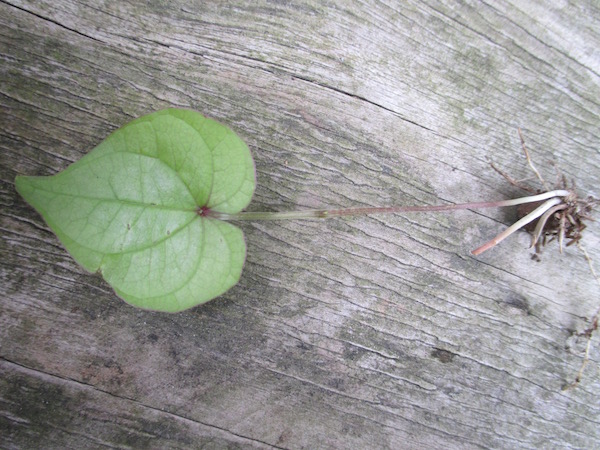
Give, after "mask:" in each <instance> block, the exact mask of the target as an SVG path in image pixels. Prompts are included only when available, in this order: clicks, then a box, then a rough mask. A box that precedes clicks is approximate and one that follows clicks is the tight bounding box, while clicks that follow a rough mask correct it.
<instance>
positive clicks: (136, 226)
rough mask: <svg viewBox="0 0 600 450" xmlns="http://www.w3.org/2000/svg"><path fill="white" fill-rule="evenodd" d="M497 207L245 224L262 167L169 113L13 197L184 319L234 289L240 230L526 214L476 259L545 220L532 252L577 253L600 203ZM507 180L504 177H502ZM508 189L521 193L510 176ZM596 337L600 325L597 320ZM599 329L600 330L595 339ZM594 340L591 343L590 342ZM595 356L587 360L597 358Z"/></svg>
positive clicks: (202, 125)
mask: <svg viewBox="0 0 600 450" xmlns="http://www.w3.org/2000/svg"><path fill="white" fill-rule="evenodd" d="M523 149H524V151H525V153H526V155H527V160H528V162H529V165H530V166H531V168H532V169H533V170H534V172H535V173H536V174H537V175H538V178H539V179H540V180H541V181H542V184H543V185H544V187H545V189H544V191H539V192H535V193H534V192H532V191H531V189H530V188H525V189H526V190H528V191H530V194H532V195H528V196H526V197H522V198H517V199H510V200H500V201H493V202H474V203H462V204H449V205H437V206H393V207H383V208H347V209H333V210H304V211H288V212H244V211H243V209H244V208H245V207H246V206H247V205H248V204H249V203H250V200H251V198H252V195H253V193H254V188H255V175H254V162H253V160H252V156H251V154H250V150H249V149H248V147H247V146H246V144H245V143H244V142H243V141H242V140H241V139H240V138H239V137H238V136H237V135H236V134H235V133H233V132H232V131H231V130H230V129H229V128H227V127H226V126H224V125H221V124H219V123H218V122H216V121H214V120H211V119H208V118H206V117H204V116H202V115H201V114H199V113H197V112H194V111H190V110H183V109H166V110H162V111H158V112H156V113H153V114H149V115H147V116H143V117H140V118H138V119H136V120H134V121H132V122H130V123H128V124H126V125H125V126H123V127H121V128H120V129H118V130H116V131H115V132H114V133H112V134H111V135H110V136H109V137H108V138H106V139H105V140H104V141H103V142H102V143H100V145H98V146H97V147H96V148H94V149H93V150H92V151H91V152H90V153H88V154H87V155H86V156H84V157H83V158H81V159H80V160H79V161H77V162H75V163H73V164H71V165H70V166H69V167H67V168H66V169H65V170H64V171H62V172H60V173H58V174H56V175H53V176H48V177H36V176H17V178H16V182H15V184H16V188H17V191H18V192H19V193H20V194H21V196H22V197H23V198H24V199H25V200H26V201H27V202H28V203H30V204H31V205H32V206H33V207H34V208H35V209H36V210H37V211H38V212H39V213H40V214H41V215H42V217H43V218H44V220H45V221H46V223H47V224H48V225H49V226H50V228H51V229H52V230H53V231H54V233H56V235H57V236H58V238H59V239H60V241H61V242H62V243H63V245H64V246H65V248H66V249H67V251H68V252H69V253H70V254H71V255H72V256H73V258H74V259H75V260H76V261H77V262H78V263H79V264H80V265H81V266H83V267H84V268H85V269H86V270H88V271H90V272H100V273H101V274H102V276H103V277H104V279H105V280H106V281H107V282H108V283H109V284H110V285H111V286H112V288H113V289H114V290H115V292H116V294H117V295H118V296H119V297H121V298H123V299H124V300H125V301H126V302H128V303H130V304H132V305H134V306H137V307H140V308H144V309H150V310H156V311H165V312H178V311H182V310H185V309H188V308H191V307H194V306H196V305H199V304H201V303H204V302H207V301H209V300H211V299H213V298H215V297H218V296H219V295H221V294H223V293H224V292H225V291H227V290H228V289H229V288H231V287H232V286H233V285H235V284H236V283H237V282H238V280H239V278H240V276H241V273H242V268H243V264H244V260H245V254H246V246H245V242H244V237H243V235H242V231H241V230H240V229H239V228H238V227H236V226H234V225H233V224H231V223H230V222H235V221H241V220H251V221H256V220H282V219H324V218H332V217H341V216H352V215H366V214H381V213H409V212H416V211H421V212H436V211H453V210H459V209H477V208H498V207H507V206H517V205H529V210H526V211H525V214H524V215H523V217H522V218H521V219H519V220H518V221H517V222H515V223H514V224H513V225H511V226H510V227H509V228H507V229H506V230H505V231H504V232H502V233H500V234H499V235H498V236H496V237H495V238H494V239H492V240H491V241H489V242H487V243H486V244H484V245H482V246H481V247H479V248H477V249H475V250H473V252H472V253H473V254H474V255H479V254H481V253H483V252H484V251H486V250H489V249H490V248H492V247H494V246H495V245H497V244H498V243H499V242H501V241H502V240H503V239H505V238H506V237H508V236H509V235H511V234H512V233H514V232H515V231H516V230H518V229H520V228H523V227H526V226H529V225H530V224H532V223H533V222H534V221H535V220H536V219H539V220H538V222H537V225H536V226H535V228H534V229H533V244H532V245H534V246H535V247H536V249H538V250H539V248H540V246H541V245H543V244H544V243H546V238H547V237H549V236H550V237H553V236H557V237H558V241H559V244H560V247H561V249H562V244H563V241H564V240H565V239H568V240H569V243H568V244H567V245H570V244H572V243H577V244H579V241H580V239H581V232H582V230H583V229H584V228H585V225H584V223H583V222H584V221H585V220H586V219H589V218H590V217H589V214H590V212H591V209H592V208H593V206H594V205H596V204H597V201H596V200H594V199H592V198H588V199H585V200H582V199H580V198H579V197H578V196H577V194H576V192H575V190H574V186H571V187H570V188H569V187H567V185H566V183H563V184H562V185H561V186H559V188H557V189H549V188H547V186H546V184H545V182H544V181H543V179H542V178H541V177H540V176H539V173H538V172H537V170H535V168H534V166H533V164H532V163H531V159H530V158H529V154H528V153H527V150H526V148H525V145H524V144H523ZM501 173H502V172H501ZM503 175H504V176H505V178H507V180H509V182H511V183H513V184H515V185H517V186H521V187H523V186H522V185H521V184H520V183H519V182H516V181H514V180H512V179H511V178H510V177H508V176H507V175H505V174H503ZM594 323H595V325H594V327H595V328H597V323H598V315H596V317H595V322H594ZM595 328H594V329H595ZM592 332H593V330H592V331H590V332H589V333H588V334H589V335H590V336H591V333H592ZM588 353H589V350H588Z"/></svg>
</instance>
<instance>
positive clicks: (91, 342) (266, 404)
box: [0, 0, 600, 448]
mask: <svg viewBox="0 0 600 450" xmlns="http://www.w3.org/2000/svg"><path fill="white" fill-rule="evenodd" d="M599 21H600V10H599V8H598V4H597V2H594V1H592V0H590V1H581V2H578V3H577V4H576V5H573V4H567V3H560V2H559V3H557V2H550V1H548V2H539V1H519V2H517V1H514V2H493V3H491V4H487V3H476V4H471V3H466V2H465V3H463V2H450V1H444V2H433V1H431V2H423V1H418V2H375V1H365V2H338V3H328V2H327V3H324V2H313V1H309V0H306V1H297V2H271V1H259V2H250V1H238V2H199V1H191V2H190V1H185V2H183V1H171V2H161V1H151V2H143V3H142V2H103V1H93V0H86V1H82V2H76V1H73V0H57V1H53V2H50V1H43V0H42V1H35V2H34V1H14V0H9V1H2V2H0V57H1V58H2V63H1V65H0V122H1V123H2V126H1V127H0V152H1V153H0V155H1V159H0V205H1V207H2V209H1V215H0V227H1V229H2V239H1V240H0V255H1V258H0V280H1V282H0V298H1V301H0V371H1V372H2V376H1V381H0V386H1V387H0V405H1V407H0V444H1V446H2V447H3V448H34V447H44V448H65V447H69V448H102V447H116V448H190V447H191V448H252V447H256V448H263V447H274V448H367V447H368V448H441V447H443V448H481V447H495V448H515V447H524V448H571V447H574V448H594V447H600V432H599V431H598V430H600V419H599V418H600V407H599V402H598V397H599V395H600V381H599V380H600V377H599V374H600V371H599V368H598V361H599V353H598V349H599V348H600V343H599V342H598V337H597V336H596V337H595V338H594V340H593V349H592V352H591V362H590V364H589V366H588V368H587V370H586V372H585V375H584V379H583V382H582V383H581V386H580V387H579V388H577V389H575V390H572V391H568V392H566V393H565V392H561V387H562V386H563V385H564V384H565V383H566V382H568V381H571V380H572V378H573V377H574V376H575V374H576V372H577V370H578V368H579V364H580V362H581V356H582V351H583V345H584V342H582V341H577V340H576V339H574V338H573V337H572V334H573V332H574V331H575V330H582V329H584V328H585V327H586V326H587V319H588V318H589V317H590V316H591V315H592V314H593V313H594V311H595V310H596V309H597V308H598V306H599V305H598V301H599V300H598V285H597V284H596V282H595V281H594V280H593V278H592V277H591V275H590V272H589V270H588V268H587V264H586V262H585V260H584V259H583V258H582V256H581V254H580V253H579V252H577V251H576V249H573V248H569V249H568V251H566V252H565V253H564V254H562V255H560V254H559V253H558V252H557V251H556V247H555V246H550V247H549V248H548V249H547V250H546V251H545V253H544V254H543V255H542V261H541V262H534V261H532V260H531V252H530V251H529V250H528V249H527V245H528V236H527V235H526V234H525V233H519V234H518V235H517V236H513V237H511V238H510V239H508V240H507V241H505V242H504V243H503V244H502V245H501V246H499V247H498V248H495V249H493V250H492V251H490V252H488V253H485V254H484V255H481V256H480V257H477V258H475V257H472V256H471V254H470V250H472V249H473V248H475V247H477V246H478V245H480V244H481V243H483V242H484V241H486V240H487V239H489V238H491V237H492V236H494V235H495V234H496V233H498V232H499V231H500V230H502V229H503V228H504V227H505V226H507V224H509V223H510V222H511V221H512V220H513V219H514V217H515V211H513V210H506V211H496V210H484V211H478V212H471V211H463V212H457V213H452V214H412V215H405V216H402V215H393V216H382V215H379V216H371V217H363V218H351V219H350V218H349V219H332V220H328V221H290V222H272V223H266V222H264V223H259V222H256V223H244V224H241V226H242V228H243V230H244V232H245V235H246V239H247V243H248V257H247V262H246V267H245V270H244V274H243V276H242V279H241V281H240V283H239V284H238V285H237V286H236V287H234V288H233V289H232V290H230V291H229V292H228V293H226V294H225V295H224V296H223V297H221V298H219V299H217V300H215V301H213V302H210V303H208V304H206V305H204V306H201V307H198V308H195V309H193V310H190V311H187V312H185V313H181V314H176V315H166V314H159V313H152V312H146V311H141V310H137V309H134V308H132V307H130V306H128V305H126V304H125V303H123V302H122V301H121V300H119V299H118V298H117V297H116V296H115V295H114V293H113V292H112V291H111V289H110V288H109V287H108V286H107V285H106V284H105V283H104V282H103V281H102V279H101V277H100V276H99V275H96V274H88V273H86V272H85V271H84V270H83V269H81V268H80V267H78V266H77V264H76V263H75V262H74V261H73V260H72V259H71V258H70V256H69V255H68V254H67V253H66V252H65V251H64V249H63V248H62V247H61V245H60V243H59V242H58V240H57V239H56V238H55V237H54V235H53V234H52V233H51V232H50V230H49V228H48V227H47V226H46V224H45V223H44V222H43V220H42V219H41V218H40V217H39V216H38V215H37V214H36V213H35V211H34V210H33V209H32V208H30V207H29V206H28V205H27V204H26V203H25V202H24V201H23V200H22V199H21V198H20V197H19V196H18V195H17V193H16V191H15V189H14V178H15V176H16V175H18V174H29V175H32V174H38V175H50V174H54V173H56V172H57V171H59V170H62V169H64V168H65V167H67V166H68V165H69V164H70V163H71V162H73V161H75V160H77V159H78V158H80V157H81V156H82V155H84V154H86V153H87V152H89V151H90V150H91V149H92V148H93V147H94V146H95V145H97V144H98V143H99V142H100V141H101V140H102V139H104V138H105V137H106V136H107V135H108V134H109V133H110V132H111V131H113V130H115V129H116V128H118V127H119V126H121V125H123V124H124V123H126V122H127V121H129V120H131V119H133V118H134V117H138V116H140V115H143V114H146V113H149V112H151V111H155V110H158V109H161V108H164V107H168V106H178V107H189V108H194V109H197V110H199V111H200V112H202V113H204V114H206V115H208V116H210V117H213V118H216V119H217V120H220V121H221V122H223V123H225V124H227V125H228V126H230V127H232V128H233V129H234V130H235V131H236V132H237V133H238V134H239V135H240V136H241V137H242V138H243V139H244V140H245V141H246V142H247V143H248V145H249V146H250V148H251V150H252V152H253V155H254V157H255V162H256V168H257V181H258V188H257V192H256V195H255V198H254V201H253V203H252V204H251V206H250V207H249V209H250V210H256V211H258V210H289V209H297V208H320V207H336V208H338V207H351V206H390V205H394V204H439V203H446V202H456V203H459V202H466V201H478V200H493V199H502V198H510V197H515V196H518V195H519V191H518V189H516V188H515V187H512V186H510V185H509V184H507V183H506V181H505V180H503V179H502V178H501V177H499V176H498V175H497V174H496V173H495V172H494V171H493V170H492V169H491V168H490V166H489V162H490V161H494V162H495V163H496V164H497V165H498V166H500V167H502V168H503V169H504V170H505V171H507V172H509V173H510V174H511V175H512V176H514V177H515V178H526V177H530V176H531V173H530V171H529V169H528V168H527V166H526V163H525V160H524V158H523V155H522V153H521V150H520V142H519V138H518V134H517V128H518V127H521V128H522V129H523V133H524V136H525V138H526V140H527V144H528V147H529V148H530V150H531V152H532V155H533V157H534V159H535V162H536V165H537V167H538V169H539V170H540V171H541V172H542V173H543V174H545V176H546V177H547V178H548V180H549V181H552V182H553V181H554V179H555V173H556V172H555V168H554V163H556V165H557V167H558V169H559V170H560V171H561V172H562V173H564V174H565V175H566V176H567V177H568V178H569V179H571V178H576V180H577V186H578V189H579V190H580V192H582V193H584V194H588V193H590V194H593V193H594V192H595V193H596V195H598V194H600V192H598V190H597V186H598V185H600V152H599V150H598V127H599V124H600V120H599V119H598V118H599V117H600V104H599V101H598V99H600V51H599V50H598V49H599V48H600V31H599V30H598V27H597V23H599ZM531 183H535V180H531ZM586 231H587V236H586V238H585V240H584V242H585V243H586V244H585V245H586V247H587V248H588V251H589V252H590V254H591V256H592V258H593V259H594V261H595V262H596V267H598V261H600V245H598V242H599V239H598V236H600V233H599V232H600V229H599V227H598V225H597V224H592V225H591V226H590V227H589V228H588V230H586Z"/></svg>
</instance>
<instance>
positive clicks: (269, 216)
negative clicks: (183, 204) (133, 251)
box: [202, 189, 571, 221]
mask: <svg viewBox="0 0 600 450" xmlns="http://www.w3.org/2000/svg"><path fill="white" fill-rule="evenodd" d="M570 194H571V193H570V192H569V191H567V190H562V189H559V190H554V191H548V192H544V193H542V194H538V195H531V196H527V197H520V198H515V199H510V200H500V201H494V202H473V203H458V204H453V205H430V206H390V207H382V208H372V207H366V208H345V209H306V210H299V211H280V212H264V211H257V212H255V211H242V212H239V213H236V214H228V213H223V212H219V211H214V210H211V209H208V210H203V211H202V215H203V216H205V217H212V218H215V219H221V220H232V221H239V220H248V221H258V220H294V219H326V218H331V217H342V216H361V215H368V214H389V213H405V212H437V211H455V210H460V209H481V208H502V207H507V206H516V205H522V204H525V203H533V202H539V201H543V200H548V199H551V198H556V197H567V196H569V195H570ZM557 203H559V202H557ZM557 203H553V205H554V204H557ZM532 220H533V219H532Z"/></svg>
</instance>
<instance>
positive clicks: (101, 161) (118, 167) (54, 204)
mask: <svg viewBox="0 0 600 450" xmlns="http://www.w3.org/2000/svg"><path fill="white" fill-rule="evenodd" d="M254 186H255V181H254V163H253V161H252V156H251V155H250V151H249V150H248V147H247V146H246V144H245V143H244V142H243V141H242V140H241V139H240V138H239V137H238V136H236V135H235V133H233V132H232V131H231V130H230V129H229V128H227V127H225V126H224V125H221V124H219V123H217V122H215V121H214V120H211V119H207V118H205V117H204V116H202V115H201V114H199V113H197V112H194V111H189V110H180V109H167V110H163V111H159V112H156V113H154V114H150V115H147V116H144V117H140V118H139V119H136V120H134V121H133V122H130V123H129V124H127V125H125V126H123V127H122V128H120V129H119V130H117V131H115V132H114V133H113V134H111V135H110V136H109V137H108V138H107V139H106V140H105V141H103V142H102V143H101V144H100V145H98V147H96V148H95V149H94V150H92V151H91V152H90V153H89V154H88V155H86V156H84V157H83V158H81V159H80V160H79V161H77V162H75V163H74V164H72V165H70V166H69V167H68V168H67V169H65V170H64V171H63V172H60V173H58V174H57V175H54V176H50V177H24V176H18V177H17V179H16V187H17V191H18V192H19V193H20V194H21V195H22V196H23V198H25V200H27V202H29V203H30V204H31V205H32V206H33V207H34V208H35V209H36V210H37V211H38V212H39V213H40V214H41V215H42V216H43V218H44V219H45V221H46V222H47V223H48V225H49V226H50V228H52V230H53V231H54V232H55V233H56V235H57V236H58V238H59V239H60V240H61V242H62V243H63V244H64V246H65V247H66V249H67V250H68V251H69V253H71V255H72V256H73V258H75V260H76V261H77V262H78V263H79V264H81V265H82V266H83V267H84V268H85V269H87V270H89V271H90V272H94V271H100V272H101V273H102V275H103V276H104V278H105V279H106V281H107V282H108V283H109V284H110V285H111V286H112V287H113V288H114V290H115V292H116V293H117V294H118V295H119V296H120V297H122V298H123V299H124V300H125V301H126V302H128V303H131V304H132V305H135V306H138V307H141V308H146V309H152V310H158V311H169V312H176V311H181V310H184V309H187V308H191V307H193V306H196V305H198V304H200V303H203V302H206V301H208V300H211V299H213V298H215V297H217V296H218V295H221V294H222V293H224V292H225V291H227V290H228V289H229V288H231V287H232V286H233V285H234V284H236V283H237V281H238V280H239V278H240V275H241V272H242V267H243V265H244V259H245V255H246V246H245V243H244V237H243V234H242V231H241V230H240V229H239V228H237V227H235V226H233V225H231V224H229V223H227V222H223V221H220V220H216V219H213V218H210V217H203V216H202V211H204V210H206V209H210V210H213V211H218V212H224V213H230V214H231V213H237V212H239V211H241V210H242V209H243V208H245V207H246V206H247V205H248V203H249V202H250V200H251V198H252V194H253V192H254Z"/></svg>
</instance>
